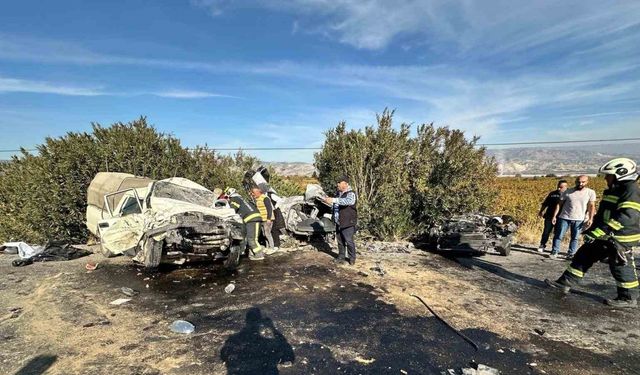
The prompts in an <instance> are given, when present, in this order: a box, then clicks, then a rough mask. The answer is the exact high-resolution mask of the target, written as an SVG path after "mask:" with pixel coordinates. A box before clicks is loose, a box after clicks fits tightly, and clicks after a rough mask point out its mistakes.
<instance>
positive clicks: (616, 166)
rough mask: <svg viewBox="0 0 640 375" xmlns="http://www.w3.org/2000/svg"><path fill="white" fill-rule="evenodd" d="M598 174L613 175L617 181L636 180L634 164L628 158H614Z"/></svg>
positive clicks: (636, 174)
mask: <svg viewBox="0 0 640 375" xmlns="http://www.w3.org/2000/svg"><path fill="white" fill-rule="evenodd" d="M598 173H601V174H612V175H615V176H616V178H617V180H618V181H626V180H635V179H637V178H638V173H637V167H636V163H635V162H634V161H633V160H631V159H628V158H616V159H612V160H609V161H608V162H606V163H605V164H604V165H603V166H602V167H600V169H599V170H598Z"/></svg>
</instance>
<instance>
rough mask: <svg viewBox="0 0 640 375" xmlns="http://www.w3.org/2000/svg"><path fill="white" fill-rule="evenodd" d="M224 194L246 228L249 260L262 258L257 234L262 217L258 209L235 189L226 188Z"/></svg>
mask: <svg viewBox="0 0 640 375" xmlns="http://www.w3.org/2000/svg"><path fill="white" fill-rule="evenodd" d="M224 193H225V195H226V196H228V197H229V205H231V207H232V208H233V209H234V210H235V211H236V212H237V213H238V214H239V215H240V216H241V217H242V221H244V224H245V226H246V228H247V244H248V246H249V259H250V260H263V259H264V254H263V253H262V246H260V243H258V234H259V233H260V223H261V222H262V217H261V216H260V212H258V209H257V208H256V207H255V206H254V205H252V204H251V203H249V202H247V201H246V200H245V199H244V198H242V196H241V195H240V194H238V192H237V191H236V189H233V188H226V189H225V191H224Z"/></svg>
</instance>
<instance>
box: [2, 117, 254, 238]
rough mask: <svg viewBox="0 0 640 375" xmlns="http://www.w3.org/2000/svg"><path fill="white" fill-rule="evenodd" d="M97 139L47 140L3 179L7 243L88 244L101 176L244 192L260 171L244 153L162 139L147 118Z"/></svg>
mask: <svg viewBox="0 0 640 375" xmlns="http://www.w3.org/2000/svg"><path fill="white" fill-rule="evenodd" d="M92 130H93V131H92V132H91V133H84V132H83V133H73V132H72V133H67V134H66V135H65V136H63V137H60V138H47V139H46V140H45V142H44V144H42V145H40V146H38V147H37V154H31V153H29V152H26V151H24V150H23V151H22V154H21V155H20V156H15V157H13V158H12V160H11V161H10V162H9V163H6V164H4V165H2V170H1V172H2V173H0V216H1V217H2V218H3V219H2V220H3V222H2V225H0V241H7V240H20V241H28V242H36V243H44V242H46V241H47V240H67V241H84V240H85V239H86V238H87V235H88V231H87V229H86V227H85V210H86V205H87V188H88V186H89V183H90V182H91V180H92V179H93V177H94V176H95V175H96V173H98V172H101V171H111V172H126V173H131V174H135V175H138V176H145V177H150V178H153V179H163V178H168V177H174V176H181V177H186V178H188V179H190V180H193V181H195V182H198V183H200V184H202V185H204V186H206V187H208V188H210V189H213V188H214V187H220V188H224V187H226V186H231V187H235V188H240V187H241V181H242V175H243V173H244V171H245V170H247V169H250V168H251V167H252V166H253V165H254V164H256V163H257V159H256V158H255V157H252V156H249V155H246V154H244V153H242V152H238V153H237V154H235V155H233V156H227V155H220V154H218V153H216V152H215V151H214V150H212V149H209V148H207V147H206V146H204V147H196V148H195V149H194V150H189V149H187V148H184V147H182V146H181V144H180V141H179V140H178V139H177V138H175V137H173V136H172V135H168V134H165V133H161V132H158V131H157V130H156V129H155V128H154V127H153V126H150V125H148V124H147V121H146V118H144V117H141V118H139V119H137V120H135V121H132V122H129V123H126V124H125V123H115V124H113V125H111V126H108V127H103V126H101V125H99V124H92Z"/></svg>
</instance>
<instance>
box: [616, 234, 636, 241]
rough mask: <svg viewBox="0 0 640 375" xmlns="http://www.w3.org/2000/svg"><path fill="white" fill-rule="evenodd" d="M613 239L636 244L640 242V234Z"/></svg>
mask: <svg viewBox="0 0 640 375" xmlns="http://www.w3.org/2000/svg"><path fill="white" fill-rule="evenodd" d="M613 238H615V239H616V240H618V241H620V242H635V241H640V234H631V235H628V236H613Z"/></svg>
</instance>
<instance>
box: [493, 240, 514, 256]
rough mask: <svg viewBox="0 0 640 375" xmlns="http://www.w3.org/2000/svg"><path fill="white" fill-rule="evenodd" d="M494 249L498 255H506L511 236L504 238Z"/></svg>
mask: <svg viewBox="0 0 640 375" xmlns="http://www.w3.org/2000/svg"><path fill="white" fill-rule="evenodd" d="M496 250H497V251H498V253H500V255H502V256H507V255H509V253H510V252H511V238H504V239H503V240H502V242H501V243H500V246H496Z"/></svg>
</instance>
